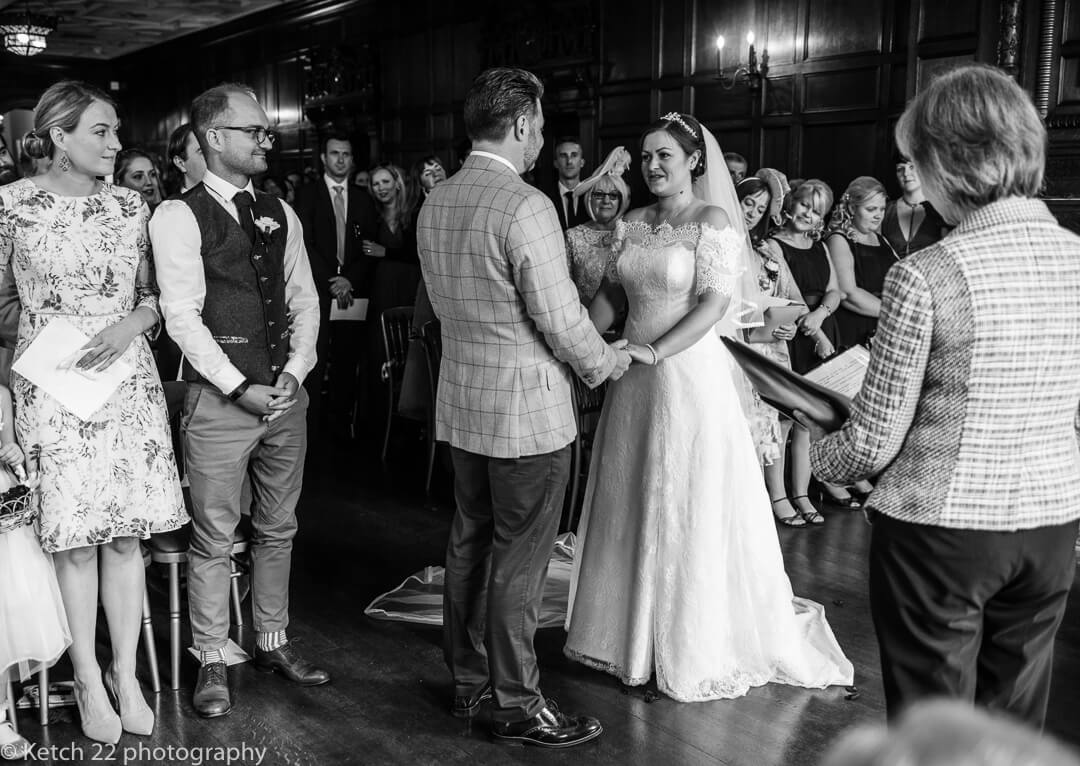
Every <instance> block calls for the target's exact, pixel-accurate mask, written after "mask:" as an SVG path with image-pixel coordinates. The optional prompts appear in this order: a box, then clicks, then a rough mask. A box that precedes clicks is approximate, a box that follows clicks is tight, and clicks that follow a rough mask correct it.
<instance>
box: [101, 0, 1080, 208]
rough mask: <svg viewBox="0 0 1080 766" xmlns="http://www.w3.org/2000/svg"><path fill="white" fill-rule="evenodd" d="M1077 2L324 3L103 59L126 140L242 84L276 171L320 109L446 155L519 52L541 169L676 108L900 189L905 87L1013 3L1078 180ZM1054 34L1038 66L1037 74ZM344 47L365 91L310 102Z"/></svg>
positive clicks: (987, 45)
mask: <svg viewBox="0 0 1080 766" xmlns="http://www.w3.org/2000/svg"><path fill="white" fill-rule="evenodd" d="M1051 5H1052V6H1055V9H1056V10H1054V12H1053V13H1052V14H1051V15H1052V16H1053V21H1052V29H1051V30H1050V31H1049V32H1047V30H1046V29H1045V28H1044V27H1045V25H1044V16H1045V15H1046V8H1047V6H1051ZM1076 5H1077V4H1076V3H1072V2H1069V1H1068V0H1004V2H1002V0H950V2H949V3H943V2H940V0H727V1H726V2H713V1H712V0H632V1H631V2H627V0H572V1H570V2H567V1H566V0H563V1H562V2H559V0H554V1H553V2H539V0H523V2H519V3H517V4H515V5H514V6H513V7H512V8H511V7H510V4H505V3H495V2H476V1H475V0H474V1H473V2H467V1H466V0H400V1H399V2H397V3H386V2H374V1H373V0H318V1H317V2H309V3H300V4H290V5H286V6H282V7H280V8H278V9H275V10H273V11H269V12H266V13H263V14H259V15H256V16H251V17H248V18H247V19H244V20H242V21H240V22H237V23H233V24H230V25H226V26H224V27H220V28H217V29H213V30H209V31H207V32H205V33H202V34H199V35H194V36H189V37H187V38H184V39H183V40H182V41H179V42H175V43H170V44H166V45H163V46H158V47H156V48H154V49H151V50H148V51H144V52H142V53H138V54H134V55H132V56H129V57H126V58H124V59H119V60H116V61H114V62H112V63H113V65H114V67H113V70H114V71H113V72H112V77H114V78H116V79H118V80H119V81H120V82H121V85H122V88H121V91H120V92H119V93H118V97H119V99H120V101H121V102H122V104H123V106H124V107H125V110H126V114H127V117H128V126H129V127H128V133H129V140H131V141H137V142H139V143H144V144H147V145H150V146H152V147H154V148H158V149H163V148H164V143H165V140H166V138H167V136H168V133H169V131H170V130H171V129H172V128H173V127H175V126H176V125H177V124H178V123H179V122H180V121H181V120H182V119H183V118H185V117H186V113H185V112H186V104H187V103H188V101H189V100H190V98H191V97H192V96H193V95H195V94H196V93H197V92H198V91H200V90H201V89H202V88H204V87H206V86H208V85H210V84H213V83H216V82H220V81H223V80H240V81H243V82H247V83H248V84H250V85H252V86H253V87H254V88H255V90H256V93H257V94H258V95H259V97H260V100H261V101H262V103H263V104H264V105H265V106H266V108H267V112H268V114H269V115H270V117H271V120H272V121H273V122H274V123H276V127H277V128H278V130H279V131H280V132H281V134H282V140H281V141H280V142H279V145H278V152H277V154H276V163H277V166H278V167H277V169H278V170H292V169H299V168H300V167H301V166H303V165H312V164H314V154H315V152H316V147H317V136H318V134H319V133H320V132H322V131H325V129H326V127H327V125H328V124H329V122H330V121H335V122H336V123H337V124H339V125H343V126H345V127H346V128H347V129H349V130H350V131H352V133H353V134H354V136H356V138H357V152H358V154H359V158H360V160H361V162H370V161H374V160H375V159H378V158H387V159H390V160H393V161H397V162H401V163H405V164H407V163H409V162H411V161H413V160H415V159H417V158H418V157H420V156H422V155H424V154H427V153H430V152H435V153H437V154H439V155H440V156H442V157H443V158H444V159H445V160H447V161H448V163H449V164H450V166H451V167H454V166H455V164H456V162H457V161H458V159H459V158H458V157H457V153H458V147H459V145H460V143H461V141H462V140H463V139H464V137H465V136H464V127H463V124H462V117H461V105H462V99H463V97H464V94H465V92H466V90H467V88H468V85H469V82H470V80H471V78H472V77H473V76H474V75H475V73H476V72H477V71H479V70H480V69H481V68H482V67H483V66H484V65H485V63H490V62H493V61H494V62H499V63H525V64H527V65H529V66H530V67H531V68H533V69H534V70H536V71H538V73H540V74H541V75H542V76H543V77H544V78H545V80H546V81H547V82H548V83H549V90H548V95H547V98H546V99H545V112H546V115H547V117H548V125H549V128H548V131H547V140H548V146H547V147H546V149H545V153H544V155H542V157H541V160H540V163H538V173H537V176H538V179H539V180H541V181H544V180H546V179H547V178H550V176H551V168H550V150H551V146H552V144H553V143H554V139H555V137H556V136H558V135H562V134H568V133H574V134H577V135H580V136H581V138H582V142H583V144H584V145H585V150H586V153H587V155H588V159H589V160H590V162H591V163H595V162H596V161H597V158H598V157H600V158H602V156H603V155H604V154H605V153H606V152H607V151H608V150H610V149H611V148H613V147H614V146H616V145H620V144H622V145H625V146H627V148H629V149H631V151H632V152H634V153H636V148H637V142H638V138H639V135H640V132H641V130H642V128H643V127H644V126H645V125H646V124H647V123H648V122H649V121H651V120H652V119H653V118H655V117H656V116H657V115H660V114H663V113H665V112H667V111H670V110H682V111H689V112H692V113H694V114H695V115H697V116H698V117H699V118H700V119H702V121H703V122H705V123H706V124H707V125H708V126H709V127H710V128H711V129H712V130H713V131H714V133H715V134H716V135H717V137H718V139H719V141H720V143H721V145H722V146H723V148H724V149H725V150H732V151H738V152H740V153H742V154H744V155H746V156H747V157H748V158H749V159H750V162H751V165H752V166H753V167H759V166H772V167H776V168H779V169H781V170H784V171H786V172H787V173H788V174H789V176H792V177H796V176H799V177H810V176H818V177H821V178H823V179H825V180H826V181H827V182H828V183H829V184H830V185H831V186H833V188H834V189H835V190H836V192H837V193H838V194H839V193H840V192H841V191H842V190H843V188H844V186H845V185H846V184H847V183H848V182H849V181H850V180H851V179H852V178H854V177H855V176H857V175H861V174H873V175H876V176H878V177H879V178H881V179H882V180H883V181H885V182H886V183H887V184H888V185H889V186H890V188H891V189H892V190H893V191H894V192H895V191H896V188H895V181H894V179H893V177H892V161H891V157H892V127H893V125H894V124H895V120H896V118H897V117H898V116H899V114H900V112H901V111H902V110H903V106H904V103H905V102H906V100H907V99H908V98H910V96H911V95H912V94H913V93H914V92H915V90H916V89H917V88H918V87H919V85H920V84H923V83H925V82H927V81H928V79H929V78H931V77H932V76H933V75H934V74H935V73H936V72H940V71H943V70H945V69H947V68H949V67H950V66H955V65H957V64H959V63H964V62H970V61H988V62H994V61H996V60H997V58H998V45H999V36H1000V30H1001V27H1002V17H1003V10H1005V9H1007V8H1008V7H1010V6H1013V7H1014V8H1013V9H1014V11H1016V13H1014V16H1017V17H1018V21H1017V30H1016V31H1017V35H1018V42H1017V46H1018V50H1019V57H1018V59H1017V66H1018V69H1019V76H1020V79H1021V82H1023V83H1024V84H1025V86H1026V87H1028V88H1030V89H1032V90H1033V91H1034V89H1035V88H1036V87H1037V86H1038V84H1039V83H1040V82H1043V83H1044V85H1045V82H1046V81H1049V80H1052V82H1049V85H1048V86H1047V88H1046V89H1047V91H1048V93H1049V95H1048V97H1047V111H1048V113H1049V116H1050V117H1051V118H1052V119H1051V122H1050V124H1051V127H1052V128H1053V130H1054V135H1055V138H1054V139H1053V144H1052V146H1053V149H1054V151H1055V152H1056V154H1055V155H1054V157H1053V159H1052V162H1051V176H1052V179H1057V180H1052V181H1051V184H1050V185H1051V188H1053V189H1054V191H1055V193H1068V194H1080V85H1077V83H1078V82H1080V79H1078V76H1080V11H1078V9H1076V8H1075V7H1074V6H1076ZM750 30H753V31H754V32H755V35H756V38H757V39H756V46H757V52H758V55H759V60H760V59H761V58H762V54H763V53H764V52H765V51H766V50H767V51H768V59H767V69H766V72H765V74H766V77H765V82H764V84H763V86H762V88H761V89H760V90H759V91H751V90H749V89H748V88H747V87H746V85H745V84H743V83H739V84H736V85H735V86H734V87H733V88H731V89H730V90H728V89H725V88H724V87H723V86H722V84H721V83H720V82H718V81H717V79H715V65H716V49H715V45H714V41H715V39H716V36H717V35H718V34H723V35H724V36H725V38H726V40H727V47H726V50H725V59H726V61H725V63H726V64H728V65H729V66H730V65H731V64H732V63H734V61H735V59H736V58H738V59H739V60H741V61H744V62H745V60H746V45H745V42H744V38H745V35H746V33H747V31H750ZM1048 41H1049V42H1052V43H1053V46H1052V47H1053V51H1052V53H1051V54H1050V59H1049V60H1050V66H1049V68H1048V71H1047V73H1046V76H1045V77H1044V78H1043V80H1039V77H1038V71H1040V67H1042V66H1043V64H1044V63H1045V62H1044V61H1043V59H1044V58H1046V56H1045V48H1046V47H1047V45H1048V44H1049V42H1048ZM342 47H343V48H346V49H349V50H352V51H354V52H355V51H361V52H362V55H363V56H366V57H367V58H366V59H365V60H366V61H369V62H371V65H372V67H373V71H375V72H377V75H376V77H375V78H374V79H375V82H374V83H373V85H374V87H373V88H372V89H371V90H370V91H369V92H367V93H366V94H365V95H364V96H363V97H361V96H358V95H356V94H349V93H345V94H343V95H341V96H340V98H337V99H334V98H330V99H328V100H327V99H324V100H323V103H322V104H321V105H320V108H319V109H318V110H314V111H313V110H311V109H310V108H308V109H307V110H306V109H305V101H304V94H305V92H307V91H308V90H310V86H311V83H310V78H311V77H312V74H311V66H312V62H317V61H319V60H325V58H326V57H327V55H328V53H329V52H331V51H333V50H335V49H338V48H342ZM583 56H584V57H583ZM307 106H310V104H308V105H307ZM305 112H306V113H305ZM1054 115H1057V118H1058V119H1059V121H1061V124H1060V125H1057V126H1055V123H1054V122H1053V118H1054ZM631 176H632V178H631V179H630V180H631V181H632V182H633V186H634V187H635V190H636V192H635V197H636V198H637V199H641V200H642V201H644V197H645V195H644V187H643V185H642V184H641V182H640V179H639V178H638V174H637V173H636V172H632V173H631ZM1070 178H1071V179H1074V180H1073V181H1070V180H1068V179H1070ZM1074 181H1075V185H1070V184H1074ZM1055 184H1057V185H1056V186H1055ZM639 195H640V196H639Z"/></svg>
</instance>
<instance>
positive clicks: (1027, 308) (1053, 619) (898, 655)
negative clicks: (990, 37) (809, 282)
mask: <svg viewBox="0 0 1080 766" xmlns="http://www.w3.org/2000/svg"><path fill="white" fill-rule="evenodd" d="M897 143H898V145H899V147H900V150H901V151H902V152H903V153H904V155H905V156H907V157H910V158H911V160H912V162H913V163H914V164H915V168H916V170H917V172H918V174H919V178H921V179H922V186H923V191H924V192H925V194H926V197H927V199H928V200H929V201H930V202H931V203H932V204H933V206H934V208H935V209H936V210H938V211H939V212H940V213H941V215H942V217H943V218H944V219H945V221H946V223H948V224H949V225H950V226H955V227H956V228H955V229H954V230H953V232H952V233H951V234H950V235H949V236H948V237H946V238H944V239H942V240H941V241H939V242H937V243H936V244H933V245H931V246H929V247H927V248H925V249H923V250H920V251H919V252H918V253H915V254H913V255H911V256H909V257H908V258H905V259H904V260H902V261H900V262H899V263H897V264H896V265H894V266H893V267H892V268H891V269H890V270H889V272H888V275H887V276H886V277H885V280H884V286H883V290H882V298H881V321H880V324H879V327H878V333H877V336H876V337H875V339H874V345H873V346H872V348H871V351H870V366H869V370H868V371H867V374H866V378H865V380H864V381H863V384H862V390H861V391H860V393H859V394H858V396H857V397H856V398H855V400H854V402H853V405H852V409H851V416H850V417H849V418H848V420H847V422H846V423H845V424H844V426H843V428H841V429H840V430H839V431H838V432H836V433H834V434H831V435H828V436H824V435H823V434H822V433H821V432H820V430H815V435H816V436H822V437H823V438H821V440H820V441H818V442H817V443H816V444H814V445H813V447H812V448H811V452H810V457H811V460H812V463H813V467H814V473H815V474H816V475H818V476H820V477H822V478H824V479H827V480H829V481H835V482H839V483H843V482H848V481H851V480H852V479H855V478H862V477H867V476H873V475H876V474H880V478H879V479H878V481H877V487H876V489H875V490H874V492H873V494H872V495H871V496H870V498H869V500H868V501H867V509H868V515H869V516H870V517H871V519H872V521H873V532H872V535H871V543H870V552H869V560H870V578H869V587H870V608H871V613H872V615H873V618H874V627H875V630H876V632H877V638H878V646H879V648H880V651H881V669H882V677H883V682H884V687H885V701H886V709H887V712H888V715H889V717H890V718H895V717H896V716H897V715H898V714H899V713H900V712H901V711H902V710H903V709H904V708H905V707H906V706H907V705H910V704H911V703H913V702H916V701H918V700H920V699H924V698H926V697H929V696H933V695H945V696H948V697H955V698H957V699H961V700H967V701H969V702H971V701H974V702H975V703H976V704H979V705H982V706H986V707H989V708H991V709H996V710H1001V711H1004V712H1008V713H1011V714H1013V715H1015V716H1017V717H1019V718H1021V719H1023V720H1026V721H1028V722H1029V723H1031V724H1032V725H1034V726H1036V727H1041V726H1042V724H1043V720H1044V717H1045V714H1046V705H1047V699H1048V697H1049V691H1050V683H1051V678H1052V660H1053V649H1054V637H1055V634H1056V633H1057V630H1058V626H1059V625H1060V624H1061V619H1062V616H1063V615H1064V613H1065V604H1066V600H1067V598H1068V595H1069V590H1070V586H1071V585H1072V582H1073V577H1074V574H1075V569H1076V566H1075V552H1074V548H1073V546H1074V544H1075V541H1076V536H1077V519H1078V518H1080V495H1078V494H1077V491H1076V477H1077V476H1078V475H1080V450H1078V449H1077V438H1078V436H1080V434H1078V432H1077V422H1078V410H1080V376H1077V375H1076V370H1077V369H1080V302H1078V301H1077V300H1076V296H1077V295H1078V294H1080V258H1078V257H1077V253H1080V237H1077V236H1076V235H1074V234H1072V233H1070V232H1068V231H1066V230H1065V229H1063V228H1061V227H1060V226H1059V225H1058V224H1057V221H1056V220H1055V219H1054V216H1053V215H1052V214H1051V213H1050V211H1049V210H1048V209H1047V207H1046V205H1045V204H1044V203H1043V202H1042V201H1040V200H1038V199H1037V197H1038V194H1039V190H1040V187H1041V185H1042V180H1043V172H1044V168H1045V162H1046V128H1045V126H1044V125H1043V122H1042V120H1041V119H1040V117H1039V114H1038V112H1037V111H1036V109H1035V107H1034V105H1033V104H1032V102H1031V98H1030V97H1029V96H1028V94H1027V93H1025V92H1024V91H1023V90H1022V89H1021V88H1020V86H1019V85H1017V84H1016V82H1015V81H1014V80H1013V79H1012V78H1010V77H1009V76H1008V75H1006V74H1005V73H1004V72H1000V71H998V70H996V69H991V68H989V67H985V66H965V67H961V68H959V69H956V70H953V71H951V72H949V73H947V74H943V75H941V76H940V77H939V78H937V79H935V80H934V81H933V82H931V84H930V85H929V86H928V87H927V88H926V89H925V90H923V91H921V92H920V93H919V95H918V96H916V97H915V99H914V100H913V101H912V102H911V103H910V104H909V105H908V108H907V110H906V111H905V112H904V114H903V116H902V117H901V118H900V122H899V124H898V125H897ZM807 422H809V421H807Z"/></svg>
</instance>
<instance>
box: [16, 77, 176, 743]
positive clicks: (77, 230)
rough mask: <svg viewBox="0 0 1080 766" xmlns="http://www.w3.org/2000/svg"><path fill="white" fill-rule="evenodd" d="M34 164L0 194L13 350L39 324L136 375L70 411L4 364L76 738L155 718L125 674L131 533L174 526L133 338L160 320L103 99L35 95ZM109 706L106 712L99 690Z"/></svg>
mask: <svg viewBox="0 0 1080 766" xmlns="http://www.w3.org/2000/svg"><path fill="white" fill-rule="evenodd" d="M34 126H35V127H34V130H33V131H31V132H30V133H28V134H27V135H26V137H25V138H24V139H23V149H24V151H26V153H27V154H29V155H30V156H31V157H35V158H40V157H51V158H52V160H53V163H52V168H51V169H50V171H49V172H48V173H46V174H45V175H42V176H38V177H35V178H32V179H23V180H21V181H18V182H16V183H13V184H10V185H8V186H5V187H3V189H0V254H3V255H6V256H7V257H9V258H10V259H11V263H12V265H13V270H14V275H15V282H16V285H17V286H18V290H19V298H20V301H21V303H22V315H21V317H20V321H19V340H18V345H17V347H16V351H15V358H16V360H18V358H19V357H20V356H21V355H22V353H23V352H24V351H26V349H27V347H28V346H30V344H31V343H33V341H34V339H35V338H36V337H37V335H38V334H39V333H40V332H41V330H42V329H43V328H45V327H46V326H47V325H48V324H49V323H50V322H52V321H54V320H57V319H63V320H65V321H67V322H69V323H71V324H72V325H74V326H75V327H76V328H78V329H79V330H81V331H82V332H83V333H85V334H86V335H87V336H88V337H89V338H90V340H89V342H88V343H87V344H86V346H85V347H84V348H85V349H86V352H85V354H83V355H82V356H81V357H80V358H78V359H77V360H76V361H75V362H74V363H75V364H76V365H77V366H78V367H79V368H81V369H83V370H86V371H92V370H102V369H105V368H107V367H109V366H110V365H112V364H113V363H114V362H116V361H117V360H123V361H124V362H126V363H128V364H130V365H131V367H132V369H133V370H134V372H133V373H132V375H131V376H130V377H129V378H128V379H127V380H125V381H123V382H122V383H121V384H120V386H119V388H118V389H117V390H116V391H115V392H114V393H113V395H112V396H111V397H110V398H109V400H108V401H107V402H106V403H105V405H104V406H102V408H101V409H100V410H98V411H97V412H95V413H94V414H93V415H91V416H90V418H89V419H87V420H83V419H81V418H79V417H78V416H76V415H75V414H73V413H71V412H69V411H68V410H66V409H65V408H64V407H63V406H62V405H61V404H60V403H59V402H58V401H57V400H56V399H54V398H53V397H52V396H50V395H49V394H48V393H46V392H45V391H44V390H42V389H41V388H39V387H37V386H35V385H34V384H33V383H31V382H30V381H29V380H27V379H26V378H23V377H22V376H20V375H18V374H16V373H13V374H12V380H11V383H12V385H11V387H12V391H13V393H14V397H15V413H16V414H15V421H16V422H15V425H16V430H17V432H18V436H19V441H20V442H21V444H22V445H23V447H24V449H25V450H26V452H27V459H28V462H29V464H30V465H31V466H32V467H35V466H36V467H37V469H38V470H39V471H40V473H41V488H40V519H39V524H40V529H39V536H40V540H41V545H42V548H44V550H46V551H48V552H50V553H52V554H53V560H54V562H55V565H56V574H57V578H58V580H59V583H60V591H61V594H62V596H63V600H64V608H65V610H66V611H67V616H68V621H69V623H70V625H71V635H72V645H71V649H70V650H69V654H70V656H71V661H72V665H73V666H74V670H75V700H76V702H77V704H78V707H79V711H80V714H81V716H82V727H83V732H84V733H85V734H86V735H87V736H88V737H90V738H92V739H96V740H99V741H103V742H116V741H117V740H118V739H119V738H120V733H121V728H123V729H124V730H126V731H129V732H132V733H136V734H149V733H150V732H151V730H152V729H153V726H154V715H153V712H152V711H151V710H150V708H149V707H148V706H147V704H146V701H145V699H143V697H142V692H141V690H140V689H139V685H138V682H137V681H136V679H135V656H136V649H137V647H138V640H139V628H140V621H141V612H142V602H143V594H144V581H143V578H144V572H143V562H142V554H141V551H140V548H139V539H140V538H142V539H145V538H147V537H149V536H150V535H151V534H152V533H156V532H164V531H167V530H171V529H176V528H177V527H180V526H181V525H183V524H184V523H186V522H187V520H188V517H187V513H186V512H185V510H184V503H183V496H182V495H181V492H180V484H179V481H178V479H177V475H176V464H175V461H174V459H173V454H172V448H171V443H172V442H171V439H170V435H169V425H168V417H167V415H166V411H165V402H164V397H163V395H162V391H161V383H160V381H159V380H158V377H157V373H156V372H155V367H154V360H153V357H152V355H151V353H150V347H149V345H148V342H147V338H146V333H149V332H151V331H152V330H153V329H154V328H156V327H157V325H158V324H159V322H160V317H159V315H158V311H157V288H156V286H155V284H154V279H153V273H152V271H151V262H150V260H149V253H148V239H147V236H146V224H147V217H148V211H147V207H146V203H145V202H144V201H143V200H142V199H141V198H140V196H139V194H138V193H137V192H134V191H131V190H130V189H124V188H122V187H115V186H112V185H111V184H108V183H104V182H102V181H99V180H98V178H99V177H100V176H104V175H106V174H108V173H110V172H112V165H113V161H114V158H115V156H116V153H117V152H118V151H119V150H120V142H119V140H118V139H117V135H116V131H117V127H118V121H117V117H116V109H115V106H114V105H113V103H112V101H111V100H110V99H109V98H108V96H106V95H105V94H103V93H101V92H100V91H98V90H97V89H95V88H92V87H91V86H87V85H84V84H82V83H74V82H60V83H57V84H55V85H53V86H51V87H50V88H49V89H48V90H46V91H45V93H44V94H43V95H42V97H41V100H40V101H39V102H38V105H37V108H36V109H35V113H34ZM99 592H100V598H101V602H102V604H103V605H104V607H105V616H106V619H107V620H108V624H109V634H110V637H111V639H112V654H113V662H112V666H111V667H110V668H109V670H108V672H107V673H106V676H105V679H104V684H103V679H102V674H101V669H100V667H99V666H98V663H97V657H96V655H95V651H94V643H95V640H94V639H95V632H96V630H95V628H96V621H97V603H98V597H99ZM106 685H107V686H109V687H110V692H111V694H112V696H113V697H114V698H116V699H117V701H118V705H119V709H120V715H119V716H117V714H116V712H115V711H114V710H113V708H112V706H111V705H110V703H109V698H108V696H106V692H105V686H106Z"/></svg>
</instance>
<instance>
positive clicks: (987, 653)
mask: <svg viewBox="0 0 1080 766" xmlns="http://www.w3.org/2000/svg"><path fill="white" fill-rule="evenodd" d="M1076 533H1077V522H1076V521H1070V522H1068V523H1066V524H1060V525H1054V526H1046V527H1036V528H1034V529H1026V530H1019V531H1016V532H994V531H984V530H970V529H948V528H945V527H937V526H930V525H925V524H912V523H909V522H905V521H899V520H897V519H893V518H890V517H888V516H884V515H881V514H878V515H876V516H874V530H873V534H872V537H871V543H870V608H871V613H872V614H873V618H874V628H875V630H876V632H877V636H878V646H879V647H880V649H881V670H882V680H883V682H884V685H885V700H886V703H887V705H886V707H887V709H888V712H889V717H890V718H895V717H896V715H897V714H898V713H901V712H902V711H903V709H904V708H905V707H906V706H908V705H910V704H911V703H913V702H916V701H918V700H920V699H923V698H926V697H933V696H938V695H942V696H948V697H954V698H958V699H966V700H974V701H975V702H976V703H977V704H979V705H983V706H985V707H988V708H991V709H995V710H1002V711H1006V712H1008V713H1010V714H1012V715H1015V716H1017V717H1020V718H1022V719H1024V720H1026V721H1028V722H1029V723H1031V724H1032V725H1034V726H1036V727H1041V726H1042V724H1043V720H1044V719H1045V717H1046V704H1047V700H1048V699H1049V696H1050V674H1051V670H1052V666H1053V660H1054V635H1055V634H1056V633H1057V629H1058V626H1059V625H1060V624H1061V618H1062V617H1063V616H1064V614H1065V601H1066V598H1067V597H1068V595H1069V589H1070V587H1071V586H1072V581H1073V574H1074V572H1075V570H1076V566H1075V564H1074V559H1075V553H1074V546H1075V544H1076Z"/></svg>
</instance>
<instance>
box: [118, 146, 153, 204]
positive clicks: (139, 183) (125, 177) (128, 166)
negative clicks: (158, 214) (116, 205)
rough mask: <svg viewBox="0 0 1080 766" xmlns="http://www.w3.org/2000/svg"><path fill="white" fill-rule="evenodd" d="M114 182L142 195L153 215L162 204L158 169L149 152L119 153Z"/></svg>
mask: <svg viewBox="0 0 1080 766" xmlns="http://www.w3.org/2000/svg"><path fill="white" fill-rule="evenodd" d="M113 181H114V182H115V183H116V184H117V185H119V186H125V187H127V188H128V189H131V190H132V191H137V192H138V193H139V194H141V195H142V198H143V199H144V200H145V201H146V204H147V205H148V206H149V207H150V212H151V213H152V212H154V208H156V207H157V206H158V205H159V204H161V200H162V194H161V192H162V188H161V183H160V178H159V174H158V169H157V166H156V165H155V164H154V158H153V157H152V156H151V155H150V154H149V152H144V151H143V150H142V149H124V150H123V151H120V152H117V154H116V162H115V165H114V167H113Z"/></svg>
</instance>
